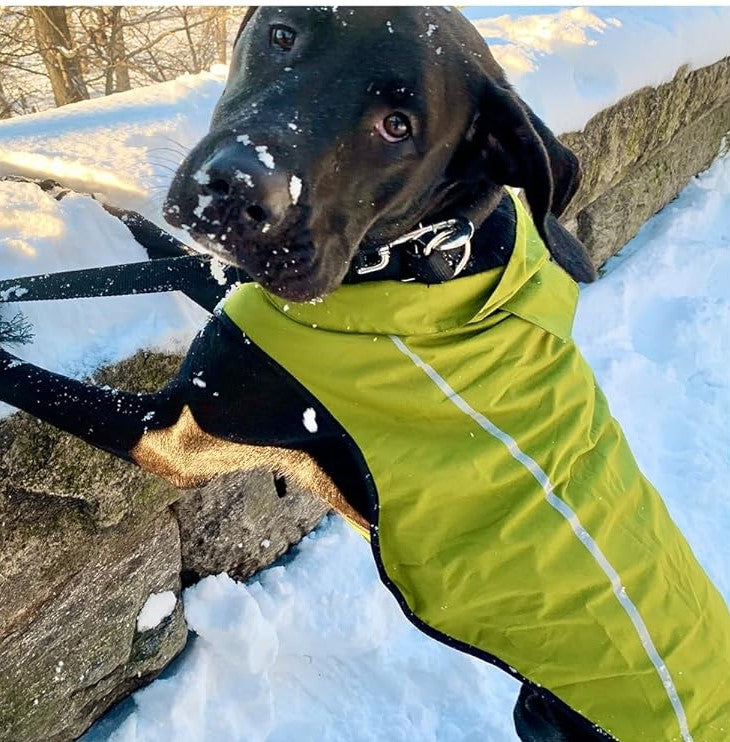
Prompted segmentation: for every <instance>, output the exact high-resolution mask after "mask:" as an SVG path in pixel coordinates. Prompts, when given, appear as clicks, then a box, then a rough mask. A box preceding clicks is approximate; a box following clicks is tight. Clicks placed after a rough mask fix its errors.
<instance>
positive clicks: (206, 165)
mask: <svg viewBox="0 0 730 742" xmlns="http://www.w3.org/2000/svg"><path fill="white" fill-rule="evenodd" d="M193 180H194V181H195V186H194V187H195V189H196V191H197V195H198V198H197V207H195V208H194V209H193V213H194V215H195V216H196V217H197V220H198V221H199V222H202V223H206V222H207V224H209V225H210V226H211V227H213V230H212V231H215V232H216V233H218V234H226V232H227V231H229V228H232V227H234V226H235V227H236V228H237V229H240V228H241V227H244V228H245V229H248V230H255V231H260V232H262V233H266V232H268V231H269V229H273V230H274V231H276V227H278V226H279V225H280V224H281V223H282V222H283V221H284V219H285V218H286V215H287V211H288V209H289V208H290V207H291V206H292V204H293V202H294V199H293V198H292V194H291V191H290V183H289V178H288V177H287V174H286V173H284V172H283V171H282V170H279V169H277V168H276V165H275V161H274V158H273V156H272V155H271V154H270V153H269V151H268V149H267V148H266V146H263V145H262V146H257V147H254V146H250V141H249V140H248V138H242V137H239V140H237V141H235V142H231V143H229V144H226V145H224V146H223V147H221V148H220V149H218V150H216V151H215V152H213V154H212V155H211V156H210V157H209V158H208V159H207V160H205V162H203V164H202V165H201V167H200V168H199V169H198V171H197V172H196V173H195V174H194V175H193Z"/></svg>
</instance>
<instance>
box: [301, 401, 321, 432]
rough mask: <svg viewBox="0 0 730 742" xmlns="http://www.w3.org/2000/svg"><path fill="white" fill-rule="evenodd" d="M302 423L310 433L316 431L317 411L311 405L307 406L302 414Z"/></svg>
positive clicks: (317, 428)
mask: <svg viewBox="0 0 730 742" xmlns="http://www.w3.org/2000/svg"><path fill="white" fill-rule="evenodd" d="M302 424H303V425H304V427H305V428H306V429H307V430H308V431H309V432H310V433H316V432H317V431H318V430H319V427H318V425H317V413H316V412H315V410H313V409H312V408H311V407H307V409H306V410H304V414H303V415H302Z"/></svg>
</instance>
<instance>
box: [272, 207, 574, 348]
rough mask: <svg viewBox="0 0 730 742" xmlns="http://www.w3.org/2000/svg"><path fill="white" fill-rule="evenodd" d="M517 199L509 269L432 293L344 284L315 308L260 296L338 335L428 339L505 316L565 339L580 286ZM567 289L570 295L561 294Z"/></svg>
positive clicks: (393, 285)
mask: <svg viewBox="0 0 730 742" xmlns="http://www.w3.org/2000/svg"><path fill="white" fill-rule="evenodd" d="M511 195H512V198H513V200H514V204H515V209H516V213H517V229H516V236H515V245H514V249H513V251H512V256H511V258H510V260H509V262H508V263H507V265H506V266H499V267H496V268H492V269H489V270H486V271H484V272H482V273H479V274H477V275H473V276H467V277H464V278H456V279H454V280H452V281H448V282H446V283H442V284H436V285H430V286H429V285H425V284H420V283H413V282H410V283H402V282H399V281H376V282H372V283H362V284H357V285H344V286H341V287H340V288H338V289H337V290H336V291H334V292H333V293H332V294H330V295H329V296H328V297H326V298H325V299H324V300H321V301H316V302H306V303H295V302H291V301H286V300H284V299H281V298H279V297H276V296H274V295H272V294H269V293H268V292H265V291H264V290H263V289H261V291H264V295H265V297H266V299H267V300H268V301H269V302H270V303H271V304H272V305H273V306H274V307H276V308H277V309H278V310H279V311H280V312H282V313H285V314H286V316H287V317H288V318H289V319H290V320H292V321H294V322H298V323H300V324H303V325H309V326H311V327H313V328H319V329H321V330H327V331H332V332H347V333H360V334H374V335H399V336H404V337H407V336H413V335H429V334H435V333H440V332H445V331H448V330H452V329H455V328H458V327H463V326H465V325H468V324H471V323H478V322H481V321H482V320H485V319H486V318H488V317H490V316H491V315H494V314H495V313H496V312H498V311H500V310H501V311H507V312H509V313H511V314H514V315H516V316H519V317H521V318H523V319H526V320H527V321H530V322H532V323H533V324H537V325H539V326H540V327H543V328H544V329H546V330H547V331H548V332H551V333H552V334H554V335H557V336H558V337H561V338H564V339H567V338H568V337H570V331H571V328H572V321H573V315H574V310H575V301H576V299H577V286H576V284H575V283H574V282H573V281H572V279H570V278H569V277H568V276H567V274H565V273H564V272H563V271H562V270H561V269H560V268H559V267H558V266H556V265H555V264H554V263H550V262H549V255H548V252H547V250H546V248H545V246H544V245H543V243H542V241H541V240H540V237H539V236H538V234H537V230H536V229H535V227H534V225H533V224H532V220H531V219H530V217H529V215H528V214H527V212H526V210H525V207H524V206H523V205H522V203H521V202H520V201H519V199H518V198H517V197H516V196H515V195H514V194H511ZM548 275H549V277H550V278H551V279H552V280H559V281H560V283H561V290H560V291H555V290H551V286H552V285H553V284H552V281H551V282H550V286H547V285H543V284H545V283H546V282H545V281H544V280H543V279H545V278H548ZM566 287H567V289H568V290H567V292H565V291H563V289H565V288H566ZM571 287H572V289H571ZM561 294H564V295H563V296H561Z"/></svg>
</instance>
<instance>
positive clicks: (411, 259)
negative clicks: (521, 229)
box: [344, 194, 517, 284]
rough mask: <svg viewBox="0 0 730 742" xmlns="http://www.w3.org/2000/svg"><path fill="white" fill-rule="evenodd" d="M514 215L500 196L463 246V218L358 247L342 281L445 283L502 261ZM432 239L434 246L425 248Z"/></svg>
mask: <svg viewBox="0 0 730 742" xmlns="http://www.w3.org/2000/svg"><path fill="white" fill-rule="evenodd" d="M516 219H517V215H516V212H515V207H514V204H513V203H512V199H511V198H510V196H508V195H507V194H505V196H504V197H503V198H502V200H501V201H500V202H499V204H498V205H497V207H496V208H495V209H494V211H492V213H491V214H490V215H489V216H488V217H487V218H486V220H485V221H484V222H483V223H482V224H481V225H480V226H479V228H478V229H477V230H476V232H474V234H473V236H472V237H471V239H470V240H468V244H465V242H466V239H465V238H468V235H469V232H470V231H471V230H470V228H469V227H470V223H469V222H467V220H465V219H454V220H449V221H448V222H441V223H439V224H436V225H434V226H435V227H436V231H435V232H434V230H433V229H432V228H428V229H424V230H423V232H425V233H424V234H421V235H418V236H416V235H417V231H419V230H418V228H416V230H412V231H411V232H408V233H407V234H406V235H404V237H403V238H400V239H398V240H394V241H393V242H391V243H389V244H388V245H385V246H384V247H380V248H376V249H371V250H362V251H360V252H359V253H358V254H357V255H356V256H355V259H354V260H353V262H352V265H351V266H350V270H349V271H348V273H347V275H346V276H345V280H344V283H348V284H353V283H363V282H365V281H386V280H390V281H417V282H418V283H426V284H431V283H444V282H445V281H449V280H451V279H452V278H457V277H460V276H469V275H474V274H475V273H481V272H482V271H485V270H488V269H489V268H495V267H497V266H500V265H506V263H507V261H508V260H509V258H510V256H511V254H512V249H513V247H514V242H515V234H516ZM466 225H469V227H467V226H466ZM414 233H415V234H414ZM412 235H413V236H412ZM439 240H440V243H439V242H438V241H439ZM432 242H436V244H435V245H434V244H432V245H431V249H428V246H429V243H432ZM450 245H454V246H453V247H450ZM444 248H446V249H444Z"/></svg>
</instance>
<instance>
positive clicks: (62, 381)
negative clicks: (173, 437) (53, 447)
mask: <svg viewBox="0 0 730 742" xmlns="http://www.w3.org/2000/svg"><path fill="white" fill-rule="evenodd" d="M180 396H181V395H180V394H179V393H177V392H176V389H175V386H174V385H171V386H169V387H167V388H165V389H163V390H161V391H159V392H156V393H153V394H135V393H131V392H122V391H119V390H116V389H110V388H108V387H99V386H93V385H90V384H85V383H83V382H81V381H76V380H75V379H70V378H68V377H65V376H61V375H60V374H56V373H53V372H52V371H48V370H46V369H43V368H39V367H38V366H35V365H33V364H32V363H28V362H26V361H23V360H21V359H20V358H17V357H16V356H14V355H12V354H11V353H9V352H8V351H6V350H4V349H2V348H0V400H1V401H3V402H6V403H8V404H10V405H13V406H14V407H18V408H19V409H21V410H24V411H25V412H27V413H29V414H31V415H34V416H35V417H38V418H39V419H41V420H44V421H45V422H48V423H50V424H51V425H54V426H55V427H57V428H60V429H61V430H65V431H66V432H68V433H71V434H73V435H75V436H77V437H79V438H82V439H83V440H85V441H87V442H88V443H91V444H92V445H94V446H97V447H98V448H101V449H104V450H105V451H108V452H109V453H113V454H114V455H116V456H119V457H120V458H124V459H127V460H134V457H133V456H132V453H131V452H132V450H133V449H134V448H135V447H136V446H137V445H138V443H139V441H140V440H141V439H142V437H143V436H144V435H145V433H147V432H148V431H151V430H155V429H160V428H166V427H169V426H171V425H172V424H174V423H175V421H176V420H177V419H178V418H179V417H180V414H181V411H182V407H183V403H182V400H181V399H180Z"/></svg>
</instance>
